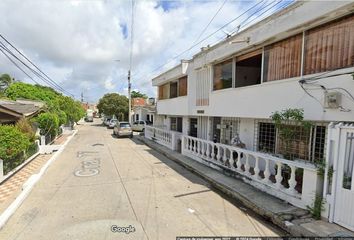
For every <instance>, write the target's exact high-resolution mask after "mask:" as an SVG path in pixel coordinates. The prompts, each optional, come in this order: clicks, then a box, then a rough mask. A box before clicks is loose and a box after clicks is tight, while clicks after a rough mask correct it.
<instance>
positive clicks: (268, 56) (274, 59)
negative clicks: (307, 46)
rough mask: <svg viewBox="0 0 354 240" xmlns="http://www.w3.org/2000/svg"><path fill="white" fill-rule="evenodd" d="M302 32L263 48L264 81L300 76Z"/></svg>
mask: <svg viewBox="0 0 354 240" xmlns="http://www.w3.org/2000/svg"><path fill="white" fill-rule="evenodd" d="M301 49H302V34H299V35H296V36H293V37H290V38H287V39H285V40H282V41H280V42H277V43H274V44H272V45H270V46H267V47H266V48H265V55H264V75H263V76H264V81H265V82H266V81H274V80H280V79H287V78H292V77H297V76H300V73H301Z"/></svg>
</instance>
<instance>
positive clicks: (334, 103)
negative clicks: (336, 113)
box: [324, 91, 341, 109]
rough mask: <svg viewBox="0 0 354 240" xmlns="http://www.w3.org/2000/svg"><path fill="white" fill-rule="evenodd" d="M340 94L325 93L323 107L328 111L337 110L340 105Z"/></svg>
mask: <svg viewBox="0 0 354 240" xmlns="http://www.w3.org/2000/svg"><path fill="white" fill-rule="evenodd" d="M340 102H341V93H340V92H327V91H326V92H325V96H324V107H325V108H329V109H336V108H339V107H340V105H341V103H340Z"/></svg>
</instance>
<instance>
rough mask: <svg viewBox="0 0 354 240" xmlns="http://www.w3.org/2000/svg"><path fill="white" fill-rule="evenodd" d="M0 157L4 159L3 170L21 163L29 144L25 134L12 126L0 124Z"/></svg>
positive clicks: (6, 170) (5, 170)
mask: <svg viewBox="0 0 354 240" xmlns="http://www.w3.org/2000/svg"><path fill="white" fill-rule="evenodd" d="M0 143H1V144H0V158H1V159H3V160H4V172H5V174H6V173H7V172H9V171H10V170H11V169H12V168H14V167H16V166H17V165H19V164H21V162H22V161H23V156H24V155H25V152H26V151H27V149H28V148H29V146H30V145H31V142H30V140H29V138H28V137H27V136H26V134H24V133H22V132H21V131H20V130H19V129H18V128H16V127H14V126H7V125H0Z"/></svg>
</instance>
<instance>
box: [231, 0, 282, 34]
mask: <svg viewBox="0 0 354 240" xmlns="http://www.w3.org/2000/svg"><path fill="white" fill-rule="evenodd" d="M274 2H276V0H275V1H272V2H271V3H270V4H268V5H266V6H264V5H265V4H267V2H263V4H262V5H260V6H259V7H260V8H259V9H257V10H256V11H255V12H254V13H252V14H250V15H249V16H248V17H247V18H246V19H244V20H243V21H242V22H241V23H240V24H239V25H238V26H237V27H236V28H235V29H233V30H232V31H231V35H233V34H234V33H237V32H238V31H239V30H240V28H241V26H242V25H243V24H244V23H246V22H247V21H248V20H249V19H250V18H252V17H253V16H255V14H257V13H258V12H259V11H261V10H263V9H264V8H265V7H268V6H269V5H271V4H272V3H274Z"/></svg>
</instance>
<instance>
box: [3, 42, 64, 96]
mask: <svg viewBox="0 0 354 240" xmlns="http://www.w3.org/2000/svg"><path fill="white" fill-rule="evenodd" d="M0 48H2V49H3V50H5V51H6V52H8V53H9V54H10V55H11V56H12V57H13V58H15V59H16V60H17V61H19V62H20V63H22V65H24V66H25V67H26V68H28V69H29V70H30V71H31V72H32V73H33V74H34V75H35V76H37V77H38V78H40V79H41V80H42V81H44V82H45V83H47V84H48V85H49V86H51V87H53V88H54V89H57V90H59V91H61V90H60V89H58V88H57V87H55V86H54V85H53V84H52V83H51V82H49V81H48V80H47V79H45V78H44V77H43V76H42V75H41V74H39V73H38V72H37V71H35V70H34V69H33V68H31V67H30V66H28V65H27V64H26V63H25V62H24V61H22V60H21V59H20V58H19V57H17V56H16V55H15V54H14V53H13V52H12V51H11V50H10V49H8V48H7V47H6V46H5V45H4V44H3V43H1V42H0Z"/></svg>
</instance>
